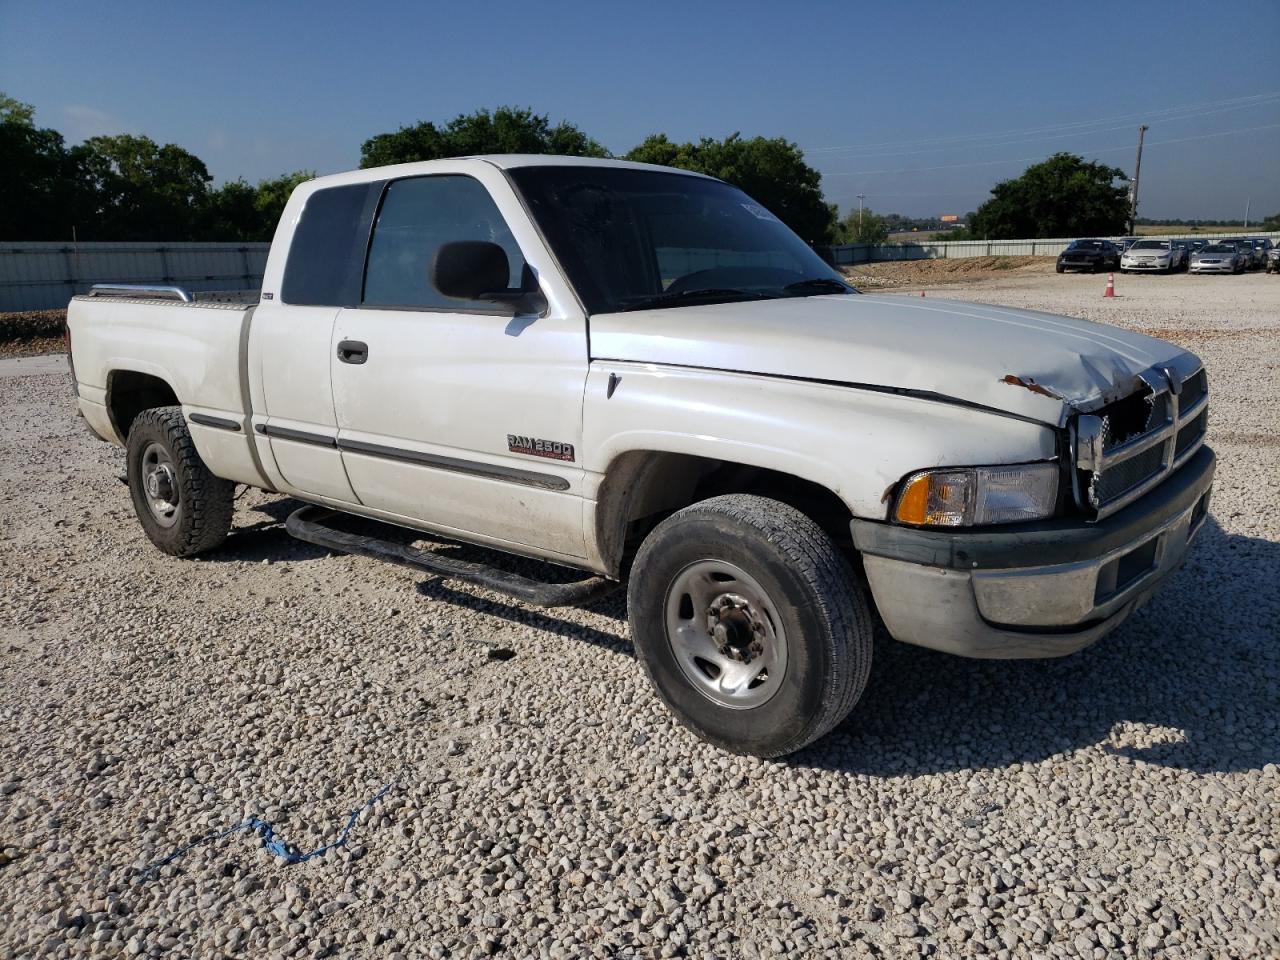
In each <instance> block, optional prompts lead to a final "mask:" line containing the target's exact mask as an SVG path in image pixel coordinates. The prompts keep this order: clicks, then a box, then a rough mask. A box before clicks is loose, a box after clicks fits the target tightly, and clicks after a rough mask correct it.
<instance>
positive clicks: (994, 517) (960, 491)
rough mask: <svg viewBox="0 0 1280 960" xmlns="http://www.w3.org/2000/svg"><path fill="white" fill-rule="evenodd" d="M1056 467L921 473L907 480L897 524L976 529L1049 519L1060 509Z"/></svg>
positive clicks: (895, 515)
mask: <svg viewBox="0 0 1280 960" xmlns="http://www.w3.org/2000/svg"><path fill="white" fill-rule="evenodd" d="M1058 473H1059V471H1058V465H1057V464H1056V463H1020V464H1013V465H1011V466H1002V467H962V468H958V469H950V468H948V469H941V470H922V471H920V472H919V473H913V474H911V475H910V476H909V477H907V479H906V482H905V483H903V485H902V490H901V492H900V493H899V494H898V500H897V503H896V504H895V505H894V509H893V519H895V520H897V521H898V522H899V523H909V524H911V525H912V526H922V527H973V526H984V525H987V524H996V523H1021V522H1023V521H1026V520H1042V519H1044V518H1045V517H1051V516H1053V514H1054V511H1055V510H1056V509H1057V504H1058Z"/></svg>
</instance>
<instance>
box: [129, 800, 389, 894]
mask: <svg viewBox="0 0 1280 960" xmlns="http://www.w3.org/2000/svg"><path fill="white" fill-rule="evenodd" d="M394 784H395V781H394V780H392V781H391V783H388V784H387V785H386V786H385V787H383V788H382V789H381V790H379V791H378V792H377V793H375V794H374V795H373V796H372V797H370V798H369V801H368V802H367V803H365V804H364V806H362V807H359V808H358V809H355V810H352V811H351V814H350V816H349V817H348V818H347V824H346V826H344V827H343V828H342V832H341V833H339V834H338V839H336V840H334V841H333V842H332V843H326V844H325V845H324V846H323V847H317V848H316V849H315V850H312V851H311V852H310V853H299V852H298V851H297V850H296V849H295V848H294V847H292V846H291V845H290V844H287V843H285V842H284V841H283V840H279V839H277V838H276V832H275V829H274V828H273V827H272V826H271V824H270V823H268V822H267V821H266V820H263V819H261V818H259V817H245V819H243V820H241V821H240V822H239V823H237V824H236V825H235V826H232V827H227V829H225V830H215V831H214V832H213V833H210V834H207V835H206V836H203V837H201V838H200V839H198V840H193V841H191V843H188V844H187V845H186V846H185V847H179V848H178V849H177V850H175V851H174V852H173V853H171V854H169V855H168V856H167V857H165V858H164V859H163V860H157V861H156V862H155V863H153V864H151V866H149V867H147V868H146V869H145V870H143V871H142V872H141V873H140V874H139V875H138V881H137V882H138V883H145V882H146V881H148V880H154V879H155V878H156V877H158V876H159V875H160V871H161V870H162V869H163V868H164V867H167V866H168V865H169V864H171V863H173V861H175V860H177V859H178V858H179V857H181V856H182V855H183V854H185V853H187V852H188V851H190V850H193V849H195V848H196V847H198V846H200V845H201V844H205V843H212V842H213V841H215V840H225V839H226V838H227V837H229V836H231V835H232V834H233V833H239V832H240V831H242V830H247V831H249V832H250V833H255V834H257V835H258V836H259V837H261V838H262V848H263V849H264V850H266V851H267V853H270V854H271V855H272V856H276V857H280V858H281V859H282V860H284V862H285V863H286V864H294V863H306V862H307V861H308V860H313V859H315V858H316V857H322V856H324V855H325V854H326V853H328V852H329V851H330V850H336V849H337V848H338V847H343V846H346V843H347V835H348V834H350V833H351V828H352V827H354V826H355V825H356V821H357V820H358V819H360V815H361V814H362V813H364V812H365V811H366V810H368V809H370V808H371V807H372V806H373V805H374V804H375V803H377V802H378V801H379V800H381V799H382V798H383V797H385V796H386V795H387V791H388V790H390V789H391V787H392V786H393V785H394Z"/></svg>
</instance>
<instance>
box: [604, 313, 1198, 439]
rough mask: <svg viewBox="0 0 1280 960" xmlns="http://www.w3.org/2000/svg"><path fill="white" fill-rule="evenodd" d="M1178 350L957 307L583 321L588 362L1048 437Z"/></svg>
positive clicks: (1099, 328)
mask: <svg viewBox="0 0 1280 960" xmlns="http://www.w3.org/2000/svg"><path fill="white" fill-rule="evenodd" d="M1185 353H1186V351H1184V350H1182V349H1181V348H1180V347H1176V346H1174V345H1173V344H1171V343H1166V342H1165V341H1163V340H1155V339H1152V338H1151V337H1144V336H1143V335H1142V334H1139V333H1131V332H1130V331H1127V330H1121V329H1119V328H1118V327H1109V326H1103V325H1102V324H1096V323H1090V322H1089V321H1087V320H1074V319H1071V318H1069V317H1059V316H1055V315H1053V314H1050V313H1036V312H1033V311H1029V310H1014V309H1009V308H1006V307H994V306H986V305H983V304H976V303H969V302H967V301H962V300H938V299H932V298H929V299H924V298H909V297H903V296H868V295H865V294H864V295H861V296H857V295H849V296H844V295H835V296H827V297H821V296H820V297H792V298H786V299H780V300H757V301H748V302H746V303H720V304H711V305H706V306H689V307H673V308H667V309H661V310H643V311H635V312H631V313H609V314H596V315H594V316H592V318H591V356H592V359H596V360H623V361H630V362H634V363H658V364H672V365H675V366H683V367H702V368H709V369H716V370H726V371H734V372H739V373H754V374H765V375H771V376H779V377H792V378H798V379H805V380H820V381H828V382H834V383H841V384H848V385H851V386H860V387H867V388H878V389H889V390H906V391H910V392H913V393H920V394H928V395H933V396H934V397H935V398H937V399H944V400H950V401H953V402H960V403H966V404H975V405H979V406H983V407H988V408H991V409H993V410H996V411H999V412H1001V413H1006V414H1011V415H1014V416H1018V417H1024V418H1028V419H1032V420H1036V421H1039V422H1042V423H1047V424H1051V425H1053V426H1062V425H1064V424H1065V423H1066V421H1067V417H1068V415H1069V414H1070V413H1071V411H1072V410H1077V411H1088V410H1092V409H1095V408H1097V407H1100V406H1102V405H1103V404H1106V403H1109V402H1110V401H1112V400H1115V399H1118V398H1120V397H1123V396H1127V395H1128V394H1129V393H1132V392H1133V391H1134V390H1135V389H1137V387H1138V380H1137V377H1138V374H1140V373H1142V372H1144V371H1146V370H1148V369H1149V368H1151V367H1153V366H1157V365H1161V366H1163V365H1164V364H1166V363H1169V362H1170V361H1171V360H1172V359H1173V358H1174V357H1177V356H1179V355H1182V354H1185Z"/></svg>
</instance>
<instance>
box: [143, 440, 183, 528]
mask: <svg viewBox="0 0 1280 960" xmlns="http://www.w3.org/2000/svg"><path fill="white" fill-rule="evenodd" d="M140 471H141V474H142V492H143V496H144V497H145V498H146V501H147V507H148V508H149V509H150V510H151V516H152V517H153V518H154V519H155V521H156V523H158V524H160V526H162V527H172V526H173V525H174V524H175V523H177V522H178V513H179V511H180V510H181V509H182V502H181V497H180V494H179V493H178V473H177V471H176V470H174V468H173V459H172V458H171V457H170V456H169V451H168V450H166V449H165V447H164V445H163V444H161V443H157V442H155V441H152V442H151V443H149V444H147V446H146V449H144V450H143V451H142V463H141V465H140Z"/></svg>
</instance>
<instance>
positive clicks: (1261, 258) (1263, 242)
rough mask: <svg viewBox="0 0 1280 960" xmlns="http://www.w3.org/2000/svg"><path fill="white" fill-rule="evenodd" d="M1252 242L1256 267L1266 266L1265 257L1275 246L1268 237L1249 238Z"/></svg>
mask: <svg viewBox="0 0 1280 960" xmlns="http://www.w3.org/2000/svg"><path fill="white" fill-rule="evenodd" d="M1249 239H1250V240H1251V241H1253V255H1254V259H1255V261H1256V262H1257V266H1258V267H1265V266H1266V265H1267V256H1268V255H1269V254H1270V253H1271V251H1272V249H1273V248H1274V247H1275V244H1273V243H1272V242H1271V238H1270V237H1250V238H1249Z"/></svg>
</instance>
